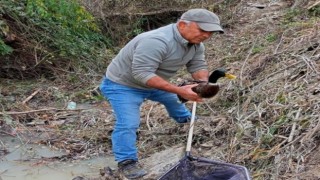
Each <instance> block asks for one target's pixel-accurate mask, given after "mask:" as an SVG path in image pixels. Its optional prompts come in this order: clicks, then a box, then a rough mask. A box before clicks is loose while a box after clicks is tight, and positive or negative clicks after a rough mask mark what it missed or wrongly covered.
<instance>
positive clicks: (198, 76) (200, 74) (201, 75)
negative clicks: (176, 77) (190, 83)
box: [192, 69, 209, 81]
mask: <svg viewBox="0 0 320 180" xmlns="http://www.w3.org/2000/svg"><path fill="white" fill-rule="evenodd" d="M208 77H209V71H208V70H205V69H203V70H200V71H197V72H194V73H192V78H193V79H194V80H201V81H208Z"/></svg>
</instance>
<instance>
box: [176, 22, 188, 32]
mask: <svg viewBox="0 0 320 180" xmlns="http://www.w3.org/2000/svg"><path fill="white" fill-rule="evenodd" d="M186 27H187V23H186V22H184V21H178V29H179V31H180V32H181V31H183V30H185V28H186Z"/></svg>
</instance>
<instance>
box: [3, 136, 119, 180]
mask: <svg viewBox="0 0 320 180" xmlns="http://www.w3.org/2000/svg"><path fill="white" fill-rule="evenodd" d="M0 140H1V141H0V155H1V156H0V157H1V158H0V180H57V179H59V180H72V179H73V178H74V177H77V176H86V177H99V170H100V169H103V168H104V167H106V166H109V167H111V168H115V167H116V162H115V161H114V160H113V157H112V156H106V157H94V158H92V159H88V160H74V161H69V160H68V161H60V160H55V159H54V158H55V157H59V156H63V155H66V154H67V153H66V152H64V151H61V150H56V149H53V148H50V147H48V146H45V145H36V144H28V143H25V142H21V141H20V140H19V138H17V137H11V136H1V137H0ZM50 158H51V159H50Z"/></svg>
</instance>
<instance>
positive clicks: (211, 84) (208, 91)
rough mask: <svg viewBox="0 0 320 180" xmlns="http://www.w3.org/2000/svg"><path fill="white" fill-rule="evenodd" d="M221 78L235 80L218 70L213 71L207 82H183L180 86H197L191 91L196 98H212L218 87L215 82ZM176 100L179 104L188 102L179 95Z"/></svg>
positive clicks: (234, 77) (221, 69)
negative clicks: (196, 95) (195, 94)
mask: <svg viewBox="0 0 320 180" xmlns="http://www.w3.org/2000/svg"><path fill="white" fill-rule="evenodd" d="M222 77H225V78H228V79H236V76H235V75H233V74H230V73H227V71H226V70H225V69H223V68H219V69H216V70H214V71H213V72H212V73H211V74H210V76H209V78H208V81H199V80H192V81H187V82H184V83H182V84H181V85H180V86H184V85H190V84H198V85H197V86H195V87H192V88H191V89H192V90H193V91H194V92H195V93H197V94H198V96H200V97H201V98H212V97H214V96H215V95H216V94H217V93H218V92H219V89H220V87H219V85H218V84H217V82H218V80H219V79H220V78H222ZM178 98H179V100H180V102H181V103H185V102H187V101H188V100H186V99H184V98H183V97H181V96H179V95H178Z"/></svg>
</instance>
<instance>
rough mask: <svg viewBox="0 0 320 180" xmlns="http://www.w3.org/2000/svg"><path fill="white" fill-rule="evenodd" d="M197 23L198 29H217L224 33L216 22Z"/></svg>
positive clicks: (212, 30) (211, 30)
mask: <svg viewBox="0 0 320 180" xmlns="http://www.w3.org/2000/svg"><path fill="white" fill-rule="evenodd" d="M197 24H198V26H199V27H200V29H202V30H204V31H210V32H214V31H218V32H220V33H224V31H223V29H222V28H221V26H220V25H218V24H211V23H197Z"/></svg>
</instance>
